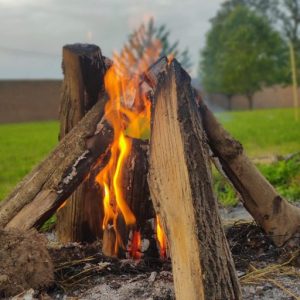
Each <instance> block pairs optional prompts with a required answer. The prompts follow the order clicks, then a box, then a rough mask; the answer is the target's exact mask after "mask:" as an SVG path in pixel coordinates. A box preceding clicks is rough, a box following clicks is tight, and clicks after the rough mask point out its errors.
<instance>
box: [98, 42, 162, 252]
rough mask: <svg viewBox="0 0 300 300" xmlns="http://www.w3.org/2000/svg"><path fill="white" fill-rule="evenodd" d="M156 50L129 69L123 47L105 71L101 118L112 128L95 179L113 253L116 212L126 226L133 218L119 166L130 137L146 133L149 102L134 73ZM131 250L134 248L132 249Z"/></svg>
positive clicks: (128, 148)
mask: <svg viewBox="0 0 300 300" xmlns="http://www.w3.org/2000/svg"><path fill="white" fill-rule="evenodd" d="M156 46H157V45H156ZM159 53H160V48H159V47H153V49H147V50H146V51H145V53H144V58H142V59H140V61H139V62H138V66H137V65H136V64H134V66H133V67H134V69H133V70H132V69H130V68H129V67H130V65H129V63H130V59H128V51H125V50H124V51H123V52H122V54H121V56H117V55H115V57H114V64H113V65H112V67H111V68H110V69H109V70H108V71H107V72H106V74H105V79H104V83H105V89H106V91H107V93H108V95H109V100H108V102H107V104H106V106H105V117H106V120H107V121H108V122H109V123H110V124H111V126H112V127H113V130H114V139H113V143H112V145H111V149H110V154H111V155H110V159H109V162H108V163H107V165H106V166H105V167H104V168H103V169H102V170H101V172H100V173H99V174H98V175H97V177H96V182H98V183H99V185H100V186H101V187H102V189H103V205H104V219H103V224H102V227H103V229H106V228H108V225H113V226H114V230H115V233H116V244H115V251H116V254H117V250H118V248H119V246H121V247H123V248H125V246H124V245H123V244H122V239H121V238H120V236H119V234H118V230H117V225H116V224H117V217H118V214H119V213H121V214H122V216H123V217H124V221H125V223H126V225H127V226H128V225H134V224H135V223H136V218H135V216H134V214H133V212H132V211H131V209H130V208H129V206H128V205H127V202H126V199H125V198H124V192H123V189H122V188H123V187H122V178H123V169H124V165H125V163H126V159H127V158H128V155H129V154H130V151H131V139H130V137H132V138H140V139H147V138H149V133H150V114H151V103H150V101H149V100H148V99H147V97H146V96H145V95H144V93H141V92H140V86H139V84H140V82H139V80H140V79H139V77H138V76H136V73H141V72H143V71H145V70H146V68H148V67H149V63H150V62H152V60H153V59H157V58H158V55H159ZM149 59H150V60H149ZM139 236H140V235H139ZM134 238H135V241H134V245H135V246H138V247H140V242H137V241H138V238H137V233H135V235H134ZM139 240H140V237H139ZM134 252H137V251H136V250H134ZM132 255H133V254H132Z"/></svg>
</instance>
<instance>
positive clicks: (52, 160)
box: [0, 96, 113, 230]
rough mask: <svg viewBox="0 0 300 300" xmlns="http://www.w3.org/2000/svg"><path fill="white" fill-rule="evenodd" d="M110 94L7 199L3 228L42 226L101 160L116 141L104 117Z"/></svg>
mask: <svg viewBox="0 0 300 300" xmlns="http://www.w3.org/2000/svg"><path fill="white" fill-rule="evenodd" d="M105 100H106V97H105V96H101V97H100V100H99V101H98V102H97V103H96V104H95V106H94V107H93V108H92V109H91V110H90V111H89V112H88V113H87V114H86V116H85V117H84V118H83V119H82V120H81V121H80V122H79V123H78V125H76V126H75V127H74V128H73V129H72V130H71V131H70V132H69V133H68V134H67V135H66V136H65V137H64V138H63V139H62V140H61V141H60V143H59V144H58V146H57V147H56V148H55V149H54V151H53V152H52V153H51V154H50V155H49V156H48V157H47V158H46V159H45V160H44V161H43V162H41V163H40V164H39V165H38V166H37V167H36V168H34V169H33V170H32V171H31V173H29V174H28V175H27V176H26V177H25V178H24V179H23V181H21V182H20V184H19V185H17V187H16V188H15V190H14V191H13V192H12V193H11V194H10V195H9V196H8V197H7V198H6V199H5V200H4V201H3V202H1V206H0V227H6V228H12V227H14V228H22V229H24V230H26V229H29V228H31V227H40V226H41V225H42V224H43V223H44V222H45V221H46V220H47V219H48V218H49V217H50V216H51V215H52V214H53V213H54V212H55V211H56V210H57V209H58V208H59V207H60V206H61V205H62V204H63V203H64V201H65V200H66V199H67V197H69V196H70V195H71V194H72V192H73V191H74V189H75V188H76V187H77V186H78V185H79V184H80V183H81V182H82V180H83V179H84V178H85V177H86V176H87V175H88V173H89V170H90V168H91V166H92V165H93V164H94V163H95V162H97V160H99V159H100V160H101V158H103V157H104V156H105V153H106V151H107V149H108V147H109V145H110V144H111V141H112V135H113V133H112V129H111V127H110V126H109V125H108V124H107V123H106V121H105V119H104V118H101V115H103V111H104V103H105Z"/></svg>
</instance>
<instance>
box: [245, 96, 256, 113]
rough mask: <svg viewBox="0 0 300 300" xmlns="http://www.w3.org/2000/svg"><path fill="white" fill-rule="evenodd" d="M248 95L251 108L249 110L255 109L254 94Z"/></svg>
mask: <svg viewBox="0 0 300 300" xmlns="http://www.w3.org/2000/svg"><path fill="white" fill-rule="evenodd" d="M246 97H247V100H248V108H249V110H253V108H254V103H253V94H247V95H246Z"/></svg>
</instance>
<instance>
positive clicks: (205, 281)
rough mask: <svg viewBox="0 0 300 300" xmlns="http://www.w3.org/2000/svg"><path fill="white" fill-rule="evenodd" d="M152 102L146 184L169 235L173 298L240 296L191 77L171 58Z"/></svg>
mask: <svg viewBox="0 0 300 300" xmlns="http://www.w3.org/2000/svg"><path fill="white" fill-rule="evenodd" d="M154 103H155V107H154V110H153V119H152V121H153V126H152V130H151V139H150V141H151V143H150V159H149V161H150V170H149V188H150V193H151V197H152V200H153V202H154V207H155V209H156V212H157V213H158V214H159V216H160V220H161V221H162V224H163V227H164V231H165V233H166V235H167V239H168V246H169V249H170V253H171V259H172V266H173V275H174V285H175V293H176V299H178V300H181V299H182V300H186V299H189V300H199V299H206V300H207V299H241V292H240V287H239V283H238V279H237V275H236V272H235V268H234V264H233V260H232V257H231V253H230V250H229V247H228V244H227V241H226V238H225V234H224V231H223V228H222V224H221V220H220V216H219V213H218V204H217V201H216V199H215V198H214V195H213V190H212V182H211V173H210V167H209V161H208V147H207V145H206V139H205V135H204V132H203V130H202V127H201V119H200V115H199V113H198V111H197V106H196V103H195V100H194V94H193V92H192V89H191V85H190V77H189V76H188V75H187V74H186V73H185V72H184V71H183V70H182V69H181V67H180V65H179V64H178V63H177V61H176V60H174V61H173V62H172V63H171V64H170V66H169V68H168V71H167V75H166V76H165V77H164V78H163V79H162V84H161V85H160V86H159V88H158V92H157V94H156V97H155V99H154Z"/></svg>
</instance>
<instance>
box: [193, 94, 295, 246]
mask: <svg viewBox="0 0 300 300" xmlns="http://www.w3.org/2000/svg"><path fill="white" fill-rule="evenodd" d="M197 99H198V105H199V111H200V113H201V117H202V124H203V128H204V130H205V132H206V135H207V138H208V143H209V146H210V148H211V150H212V151H213V153H214V156H215V157H216V158H218V159H219V161H220V165H221V166H222V169H223V171H224V172H225V174H226V176H227V177H228V179H229V180H230V181H231V183H232V184H233V186H234V187H235V189H236V190H237V191H238V192H239V194H240V195H241V201H242V202H243V205H244V206H245V208H246V209H247V210H248V212H249V213H250V214H251V215H252V216H253V218H254V220H255V221H256V222H257V223H258V224H260V225H261V226H262V228H263V229H264V231H265V232H266V233H267V234H268V236H269V237H270V238H271V239H272V240H273V242H274V243H275V244H276V245H277V246H282V245H283V244H285V243H286V242H287V241H288V240H290V239H291V238H292V237H293V236H295V234H297V233H298V234H299V233H300V208H298V207H296V206H294V205H292V204H290V203H288V202H287V201H286V200H285V199H283V198H282V197H281V196H280V195H279V194H278V193H277V191H276V190H275V189H274V187H273V186H272V185H271V184H270V183H269V182H268V181H267V180H266V178H265V177H264V176H263V175H262V174H261V173H260V172H259V170H258V169H257V168H256V166H255V165H254V163H253V162H252V161H251V160H250V159H249V158H248V157H247V155H246V154H245V152H244V149H243V147H242V145H241V144H240V143H239V142H238V141H237V140H235V139H234V138H233V137H232V136H230V134H229V133H228V132H227V131H226V130H225V129H224V128H223V127H222V125H221V124H220V123H219V122H218V121H217V120H216V118H215V116H214V115H213V113H212V112H211V111H210V110H209V109H208V107H207V106H206V105H205V103H204V102H203V101H202V99H201V96H200V95H199V93H198V95H197Z"/></svg>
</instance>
